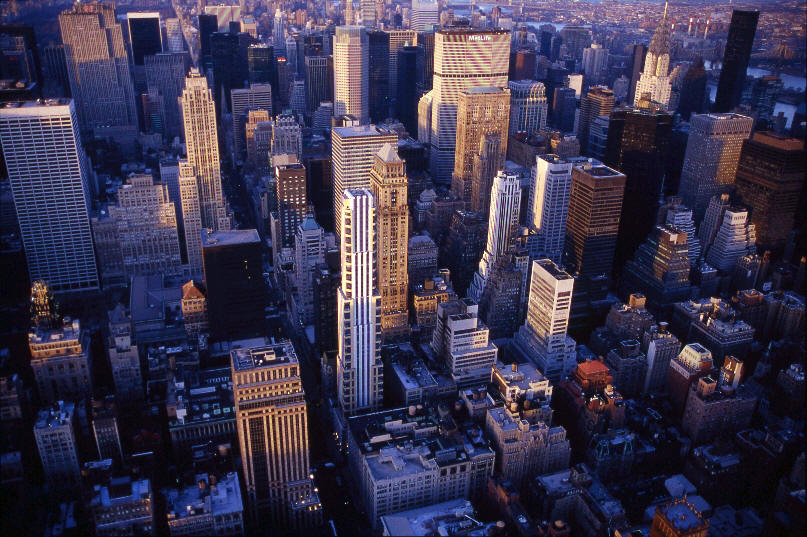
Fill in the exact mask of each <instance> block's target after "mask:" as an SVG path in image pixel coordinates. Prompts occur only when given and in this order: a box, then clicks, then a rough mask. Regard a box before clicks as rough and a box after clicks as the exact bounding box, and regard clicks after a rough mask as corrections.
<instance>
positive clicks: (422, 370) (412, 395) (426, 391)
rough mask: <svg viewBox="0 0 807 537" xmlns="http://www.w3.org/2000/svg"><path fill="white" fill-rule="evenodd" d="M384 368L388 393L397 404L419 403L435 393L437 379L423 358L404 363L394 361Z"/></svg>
mask: <svg viewBox="0 0 807 537" xmlns="http://www.w3.org/2000/svg"><path fill="white" fill-rule="evenodd" d="M391 365H392V367H389V368H385V370H389V371H390V372H391V373H392V374H391V375H389V391H388V393H389V394H390V395H391V396H392V397H394V398H395V403H396V404H399V405H405V406H409V405H419V404H422V403H423V402H424V401H426V400H427V399H431V398H433V397H435V395H436V394H437V381H436V380H435V378H434V376H433V375H432V373H431V371H429V368H428V367H426V364H425V363H424V362H423V360H417V359H416V360H412V361H411V362H408V363H406V364H402V363H398V362H394V363H392V364H391Z"/></svg>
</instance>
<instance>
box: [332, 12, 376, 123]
mask: <svg viewBox="0 0 807 537" xmlns="http://www.w3.org/2000/svg"><path fill="white" fill-rule="evenodd" d="M369 52H370V45H369V42H368V40H367V31H366V30H365V29H364V28H363V27H361V26H338V27H337V28H336V34H335V35H334V41H333V92H334V95H333V101H334V102H333V113H334V115H335V116H343V115H346V114H347V115H351V116H353V117H355V118H356V119H358V120H359V123H360V124H362V125H364V124H367V123H368V122H369V121H370V111H369V97H370V95H369V86H368V83H369V64H370V58H369Z"/></svg>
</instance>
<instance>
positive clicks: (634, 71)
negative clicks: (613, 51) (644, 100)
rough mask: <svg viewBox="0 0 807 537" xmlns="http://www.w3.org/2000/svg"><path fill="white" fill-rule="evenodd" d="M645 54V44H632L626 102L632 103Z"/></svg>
mask: <svg viewBox="0 0 807 537" xmlns="http://www.w3.org/2000/svg"><path fill="white" fill-rule="evenodd" d="M646 55H647V45H633V54H632V55H631V59H632V67H631V75H630V88H629V90H628V100H627V102H629V103H633V101H634V99H635V95H636V84H638V83H639V78H640V77H641V76H642V67H644V59H645V56H646Z"/></svg>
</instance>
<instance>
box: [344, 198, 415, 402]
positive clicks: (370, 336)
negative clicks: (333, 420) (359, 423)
mask: <svg viewBox="0 0 807 537" xmlns="http://www.w3.org/2000/svg"><path fill="white" fill-rule="evenodd" d="M342 204H343V206H342V207H341V210H340V211H339V214H340V215H341V218H340V227H341V229H342V232H341V239H342V240H341V258H342V286H341V287H340V288H339V294H338V295H337V303H338V306H337V311H338V312H339V318H338V320H337V322H338V323H339V325H338V327H339V351H338V355H337V381H336V383H337V392H338V396H339V402H340V404H341V405H342V410H343V411H344V412H345V414H353V413H355V412H357V411H360V410H365V409H367V410H370V409H378V408H379V407H380V406H381V403H382V401H383V399H384V383H383V376H384V375H383V373H384V365H383V363H382V362H381V315H380V314H381V295H379V293H378V281H377V280H376V274H377V270H376V267H377V264H376V263H377V259H376V255H377V254H376V233H375V224H374V223H375V214H376V204H375V198H374V197H373V194H372V193H371V192H370V191H369V190H367V189H360V190H345V191H343V193H342ZM404 247H405V245H404ZM405 266H406V265H404V267H405Z"/></svg>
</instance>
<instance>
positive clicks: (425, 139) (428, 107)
mask: <svg viewBox="0 0 807 537" xmlns="http://www.w3.org/2000/svg"><path fill="white" fill-rule="evenodd" d="M433 101H434V90H429V91H428V92H426V93H424V94H423V95H422V96H421V97H420V99H419V100H418V136H417V139H418V142H420V143H422V144H429V147H431V139H432V130H431V129H432V104H433Z"/></svg>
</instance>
